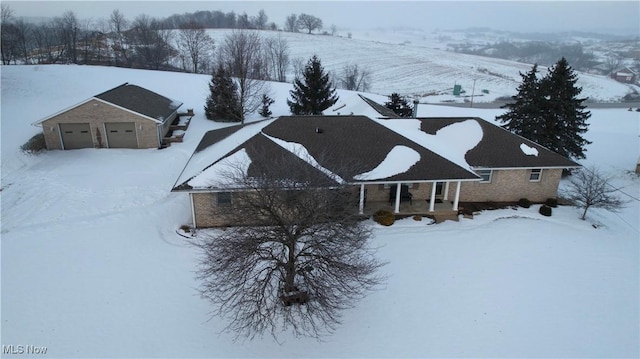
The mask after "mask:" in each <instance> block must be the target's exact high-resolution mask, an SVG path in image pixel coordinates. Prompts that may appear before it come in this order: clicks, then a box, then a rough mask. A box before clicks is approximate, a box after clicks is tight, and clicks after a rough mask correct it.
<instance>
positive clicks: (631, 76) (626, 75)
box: [611, 67, 638, 84]
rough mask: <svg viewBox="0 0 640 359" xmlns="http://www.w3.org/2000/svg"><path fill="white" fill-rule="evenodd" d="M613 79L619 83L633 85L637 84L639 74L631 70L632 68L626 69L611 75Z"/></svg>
mask: <svg viewBox="0 0 640 359" xmlns="http://www.w3.org/2000/svg"><path fill="white" fill-rule="evenodd" d="M611 78H612V79H614V80H616V81H618V82H623V83H626V84H632V83H635V82H636V79H637V78H638V74H636V73H635V71H633V70H631V69H630V68H628V67H624V68H622V69H619V70H617V71H614V72H613V73H611Z"/></svg>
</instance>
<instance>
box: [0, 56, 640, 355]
mask: <svg viewBox="0 0 640 359" xmlns="http://www.w3.org/2000/svg"><path fill="white" fill-rule="evenodd" d="M1 76H2V78H1V84H2V93H1V95H2V106H1V111H2V112H1V116H2V117H1V154H2V168H1V169H2V177H1V192H0V197H1V201H2V202H1V204H2V208H1V210H2V211H1V241H2V245H1V251H2V253H1V269H2V271H1V272H2V287H1V295H2V303H1V304H2V308H1V309H2V312H1V323H2V333H1V342H2V344H3V345H35V346H45V347H47V355H46V357H47V358H73V357H78V358H87V357H92V358H93V357H100V358H107V357H109V358H123V357H140V358H146V357H183V358H184V357H225V358H229V357H243V358H244V357H256V358H261V357H350V358H363V357H383V358H397V357H607V358H610V357H636V358H637V357H638V356H640V350H639V344H638V338H639V337H640V332H639V324H640V323H639V305H640V298H639V292H640V288H639V282H640V278H639V272H640V268H639V245H638V241H639V237H640V223H639V222H640V205H639V202H638V201H637V199H638V198H640V179H639V178H638V177H637V176H636V175H635V174H633V173H632V170H633V169H634V168H635V163H636V161H637V159H638V156H639V154H640V153H639V148H640V144H639V135H640V130H639V120H640V113H638V112H635V111H634V112H629V111H627V110H626V109H607V110H592V113H593V116H592V118H591V120H590V123H591V127H590V131H589V132H588V134H587V138H588V139H590V140H592V141H593V144H592V145H590V146H589V147H588V152H587V155H588V160H587V161H585V163H586V164H596V165H598V166H600V167H601V169H602V170H603V171H605V172H606V173H608V174H610V175H612V176H614V177H615V180H614V184H615V185H616V186H617V187H620V188H621V189H622V190H623V191H624V192H625V193H627V194H629V195H630V196H633V197H635V200H633V199H631V197H627V196H625V197H624V198H625V199H627V200H630V202H629V204H628V206H627V207H626V208H625V209H624V210H623V211H622V212H620V213H609V212H605V211H600V210H590V212H589V214H588V219H587V220H586V221H581V220H579V219H578V217H579V214H580V213H579V211H578V210H577V209H574V208H569V207H561V208H557V209H554V212H553V216H552V217H543V216H541V215H539V214H538V213H537V210H538V206H532V207H531V208H530V209H518V210H513V209H505V210H497V211H487V212H483V213H482V214H480V215H477V216H475V217H474V219H472V220H469V219H461V220H460V222H445V223H442V224H437V225H427V223H429V222H428V221H426V220H423V221H421V222H416V221H414V220H412V219H406V220H402V221H398V222H396V223H395V224H394V225H393V226H391V227H380V226H377V225H375V224H374V223H373V222H372V225H373V226H374V227H375V228H374V238H373V241H374V244H375V245H378V246H380V247H381V248H380V251H379V256H380V258H381V259H382V260H384V261H388V262H389V264H388V265H387V266H385V267H384V268H383V271H384V272H385V273H386V274H389V276H390V277H389V280H388V282H387V286H386V287H385V288H383V289H381V290H380V291H377V292H374V293H372V294H371V295H370V296H368V297H367V298H366V299H365V300H363V301H362V302H360V303H358V305H357V307H356V308H354V309H352V310H350V311H347V312H345V313H344V317H343V321H344V323H343V325H342V326H340V327H339V328H338V330H337V331H336V333H335V334H334V335H332V336H330V337H326V338H324V341H323V342H318V341H316V340H313V339H297V338H294V337H290V336H287V335H284V336H283V337H282V342H281V343H280V344H279V343H277V342H275V341H274V340H273V339H272V338H270V337H265V338H262V339H257V340H254V341H252V342H244V343H236V342H233V340H232V338H233V336H232V335H231V334H229V333H224V332H222V330H223V328H224V326H225V323H224V322H223V321H221V320H220V319H219V318H217V317H210V315H209V312H210V311H211V309H212V308H211V307H210V306H209V304H208V303H207V302H206V301H204V300H202V299H200V297H199V296H198V295H197V291H196V287H197V286H198V283H197V282H196V281H195V280H194V278H193V277H194V270H195V267H194V264H195V257H196V255H197V253H196V251H195V249H194V248H191V247H189V246H186V245H185V242H184V239H183V238H182V237H180V236H178V235H177V234H176V229H177V228H178V227H179V226H180V225H182V224H185V223H189V220H190V207H189V200H188V197H187V196H186V195H185V194H182V193H170V192H169V191H170V189H171V188H172V186H173V185H174V182H175V181H176V179H177V178H178V176H179V174H180V172H181V171H182V169H183V167H184V165H185V163H186V162H187V160H188V158H189V156H190V155H191V153H192V152H193V149H194V148H195V146H196V145H197V144H198V142H199V141H200V139H201V137H202V135H203V133H204V132H205V131H207V130H209V129H214V128H219V127H221V126H225V125H223V124H218V123H213V122H210V121H207V120H206V119H205V118H204V116H203V111H202V107H203V104H204V100H205V97H206V95H207V82H208V80H209V77H208V76H202V75H189V74H179V73H163V72H153V71H141V70H130V69H116V68H101V67H84V66H63V65H59V66H30V67H24V66H4V67H2V74H1ZM124 82H130V83H132V84H136V85H139V86H143V87H145V88H148V89H150V90H153V91H156V92H158V93H160V94H162V95H165V96H167V97H170V98H174V99H177V100H180V101H183V102H184V105H183V107H182V109H187V108H194V109H195V112H196V116H195V117H194V119H193V122H192V125H191V127H190V128H189V130H188V131H187V133H186V135H185V142H184V143H180V144H174V145H172V146H171V147H169V148H168V149H165V150H153V149H151V150H126V149H114V150H111V149H100V150H94V149H83V150H73V151H51V152H48V153H44V154H41V155H38V156H27V155H24V154H22V153H21V152H20V151H19V150H18V146H20V145H21V144H22V143H24V142H25V141H26V140H27V139H28V138H30V137H31V136H32V135H33V134H35V133H37V132H38V131H39V128H36V127H33V126H31V125H30V124H31V123H32V122H34V121H37V120H39V119H41V118H43V117H45V116H47V115H50V114H52V113H55V112H57V111H59V110H61V109H63V108H67V107H69V106H72V105H74V104H76V103H78V102H80V101H82V100H84V99H86V98H88V97H90V96H92V95H95V94H98V93H100V92H102V91H105V90H107V89H110V88H112V87H115V86H117V85H119V84H122V83H124ZM513 88H515V87H513ZM513 88H503V89H502V90H501V91H504V92H505V93H506V92H510V91H513ZM290 89H291V87H290V85H287V84H274V85H273V86H272V92H273V94H274V98H276V103H275V104H274V105H273V106H272V110H273V112H274V114H275V115H284V114H288V108H287V107H286V103H285V101H286V97H287V95H288V91H289V90H290ZM339 95H340V96H341V99H342V102H345V105H352V106H353V108H355V107H357V104H355V101H356V100H355V99H356V98H357V97H356V96H353V93H348V92H343V91H339ZM371 97H372V98H375V99H378V100H379V97H376V96H374V95H372V96H371ZM499 113H501V110H481V109H468V108H449V107H443V106H426V105H424V106H422V105H421V107H420V113H419V114H420V115H421V116H479V117H482V118H485V119H488V120H491V119H493V118H494V117H495V116H496V115H497V114H499ZM254 119H257V117H255V118H254ZM594 224H595V227H597V228H594ZM5 356H6V357H25V356H18V355H14V356H12V355H5ZM43 357H44V356H43Z"/></svg>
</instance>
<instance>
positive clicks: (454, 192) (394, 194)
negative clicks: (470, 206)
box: [358, 180, 462, 215]
mask: <svg viewBox="0 0 640 359" xmlns="http://www.w3.org/2000/svg"><path fill="white" fill-rule="evenodd" d="M461 182H462V181H460V180H456V181H449V180H448V181H422V182H411V183H409V182H392V183H361V184H359V186H358V187H359V203H358V209H359V213H360V214H363V215H370V214H373V213H375V212H376V211H378V210H381V209H384V210H388V211H391V212H393V213H395V214H402V215H435V214H440V215H451V214H457V213H458V204H459V202H460V186H461Z"/></svg>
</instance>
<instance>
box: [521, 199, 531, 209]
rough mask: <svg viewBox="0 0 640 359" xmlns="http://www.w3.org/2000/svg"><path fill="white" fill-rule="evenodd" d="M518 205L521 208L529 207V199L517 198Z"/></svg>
mask: <svg viewBox="0 0 640 359" xmlns="http://www.w3.org/2000/svg"><path fill="white" fill-rule="evenodd" d="M518 206H520V207H522V208H529V207H531V201H529V200H528V199H526V198H520V200H518Z"/></svg>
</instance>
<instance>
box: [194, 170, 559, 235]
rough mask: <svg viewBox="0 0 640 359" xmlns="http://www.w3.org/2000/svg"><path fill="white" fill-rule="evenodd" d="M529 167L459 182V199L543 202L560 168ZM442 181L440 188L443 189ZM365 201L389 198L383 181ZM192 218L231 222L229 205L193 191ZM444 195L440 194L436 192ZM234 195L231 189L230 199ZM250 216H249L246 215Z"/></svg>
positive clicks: (420, 194)
mask: <svg viewBox="0 0 640 359" xmlns="http://www.w3.org/2000/svg"><path fill="white" fill-rule="evenodd" d="M530 173H531V170H495V171H493V173H492V176H491V182H490V183H479V182H462V184H461V186H460V201H461V202H516V201H518V200H519V199H520V198H528V199H529V200H530V201H533V202H544V201H545V200H546V199H547V198H555V197H556V196H557V189H558V184H559V183H560V177H561V176H562V170H561V169H545V170H542V173H541V178H540V181H539V182H531V181H529V175H530ZM431 186H432V184H431V183H414V184H413V185H412V187H411V188H409V192H411V194H412V195H413V198H414V199H420V200H422V199H428V198H429V197H430V196H431ZM456 186H457V183H456V182H451V183H450V184H449V196H448V199H449V200H450V201H453V200H454V197H455V193H456ZM445 188H446V187H445V186H444V184H443V191H444V190H445ZM365 189H366V190H367V201H383V202H386V201H388V200H389V188H384V185H381V184H380V185H378V184H374V185H366V186H365ZM352 190H353V191H354V192H356V193H359V191H360V186H353V188H352ZM192 195H193V206H194V212H195V216H196V218H195V221H196V225H197V227H198V228H204V227H221V226H230V225H235V224H237V223H234V222H232V221H231V220H230V218H229V217H228V216H227V214H228V213H229V211H230V210H231V206H230V205H221V206H218V205H217V194H216V193H206V192H205V193H193V194H192ZM443 195H444V193H443ZM440 197H444V196H440ZM234 200H237V196H234V194H233V193H232V201H234ZM248 220H250V219H248Z"/></svg>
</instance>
